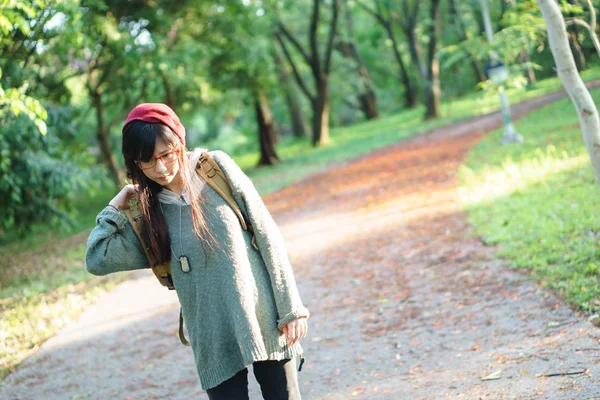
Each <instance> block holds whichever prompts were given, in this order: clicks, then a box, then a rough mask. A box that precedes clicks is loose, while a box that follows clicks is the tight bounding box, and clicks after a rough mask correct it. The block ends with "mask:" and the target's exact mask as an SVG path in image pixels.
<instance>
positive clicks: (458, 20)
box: [450, 0, 487, 82]
mask: <svg viewBox="0 0 600 400" xmlns="http://www.w3.org/2000/svg"><path fill="white" fill-rule="evenodd" d="M450 14H451V15H452V19H453V20H454V21H455V25H454V26H455V29H456V33H457V34H458V38H459V39H460V40H462V41H465V40H467V34H466V29H465V26H464V24H463V22H462V17H461V14H460V13H459V12H458V7H457V6H456V0H450ZM465 54H466V55H467V56H468V57H469V60H471V67H472V68H473V73H474V74H475V76H476V77H477V80H478V81H479V82H483V81H485V80H486V79H487V77H486V76H485V72H483V69H482V68H481V65H480V64H479V61H477V58H476V57H475V56H474V55H473V54H472V53H471V52H470V51H469V50H466V49H465Z"/></svg>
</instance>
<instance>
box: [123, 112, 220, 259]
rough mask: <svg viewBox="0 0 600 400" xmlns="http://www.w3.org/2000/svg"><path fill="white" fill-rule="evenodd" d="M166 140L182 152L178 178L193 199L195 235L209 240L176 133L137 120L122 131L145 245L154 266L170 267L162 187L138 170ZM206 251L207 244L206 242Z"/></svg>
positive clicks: (129, 175)
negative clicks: (161, 141) (134, 186)
mask: <svg viewBox="0 0 600 400" xmlns="http://www.w3.org/2000/svg"><path fill="white" fill-rule="evenodd" d="M157 138H160V139H162V140H164V141H165V142H166V143H167V144H168V145H169V146H170V147H172V148H173V149H175V150H179V158H178V160H177V162H178V163H179V174H180V176H181V179H182V182H183V185H184V187H186V188H187V191H188V193H189V195H190V203H191V208H192V219H193V222H194V232H195V233H196V235H197V236H198V237H199V238H201V239H202V238H206V239H208V238H210V237H211V235H210V233H209V231H208V229H207V227H206V220H205V218H204V215H203V214H202V207H201V203H200V198H199V193H198V191H197V190H194V188H192V187H191V182H192V179H191V177H190V176H189V173H188V167H187V165H186V164H187V163H186V156H185V153H186V148H185V146H184V145H183V143H181V141H180V140H179V138H178V137H177V136H175V134H174V133H173V131H171V129H170V128H168V127H167V126H166V125H163V124H160V123H149V122H144V121H138V120H134V121H131V122H129V123H128V124H127V125H125V127H124V128H123V142H122V148H121V151H122V153H123V158H124V160H125V168H126V170H127V178H129V179H131V181H132V182H133V183H134V184H137V185H139V186H138V200H139V202H140V206H141V209H142V214H143V220H144V229H143V235H144V239H145V240H144V241H145V242H146V243H149V244H150V249H149V250H150V253H151V254H152V256H153V258H154V262H155V265H160V264H163V263H168V262H170V260H171V240H170V239H169V229H168V227H167V221H166V219H165V216H164V215H163V213H162V209H161V207H160V206H159V204H158V197H157V195H158V193H159V192H160V191H161V190H163V187H162V186H161V185H159V184H158V183H156V182H154V181H153V180H151V179H148V178H147V177H146V175H144V173H143V172H142V170H141V169H140V168H139V167H138V166H137V164H136V160H138V161H139V160H150V159H151V158H152V157H153V156H154V147H155V145H156V139H157ZM202 244H203V247H204V241H203V243H202Z"/></svg>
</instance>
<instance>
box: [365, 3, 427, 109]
mask: <svg viewBox="0 0 600 400" xmlns="http://www.w3.org/2000/svg"><path fill="white" fill-rule="evenodd" d="M374 3H375V6H376V9H375V10H373V9H371V8H369V7H368V6H367V5H366V4H364V3H362V2H361V1H359V0H356V4H358V5H359V6H360V7H361V8H362V9H363V10H365V11H366V12H367V13H369V14H370V15H371V16H373V17H374V18H375V19H376V20H377V22H379V24H380V25H381V26H382V27H383V28H384V29H385V32H386V34H387V36H388V39H389V40H390V42H391V44H392V46H391V47H392V52H393V54H394V59H395V60H396V63H397V64H398V68H399V72H400V74H399V76H398V81H399V82H400V83H401V84H402V86H404V106H405V107H407V108H412V107H416V106H417V104H418V103H419V97H418V95H417V87H416V86H415V84H414V83H413V82H412V81H411V78H410V76H409V73H408V68H407V67H406V64H405V62H404V60H403V59H402V54H400V48H399V42H398V39H397V37H396V33H395V31H394V25H393V24H392V16H391V12H390V8H389V3H387V2H386V3H385V4H382V3H381V2H380V1H378V0H374ZM385 5H388V7H387V10H386V8H385Z"/></svg>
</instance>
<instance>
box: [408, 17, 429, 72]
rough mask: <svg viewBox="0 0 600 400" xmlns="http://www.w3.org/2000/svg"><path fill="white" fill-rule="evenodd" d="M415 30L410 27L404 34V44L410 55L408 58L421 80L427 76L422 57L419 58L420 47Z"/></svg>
mask: <svg viewBox="0 0 600 400" xmlns="http://www.w3.org/2000/svg"><path fill="white" fill-rule="evenodd" d="M415 29H416V26H415V25H411V26H410V27H408V29H407V30H406V31H405V32H404V33H405V34H406V42H407V43H408V51H409V53H410V58H411V60H412V62H413V64H414V65H416V66H417V69H418V71H419V75H420V76H421V78H423V79H426V78H425V77H426V76H427V68H426V67H425V65H424V64H423V57H422V56H421V45H420V44H419V40H418V39H417V35H416V32H415Z"/></svg>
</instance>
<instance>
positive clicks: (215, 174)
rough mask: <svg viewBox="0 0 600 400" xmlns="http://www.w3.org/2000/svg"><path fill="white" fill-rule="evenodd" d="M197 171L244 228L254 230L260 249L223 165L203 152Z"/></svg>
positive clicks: (253, 240)
mask: <svg viewBox="0 0 600 400" xmlns="http://www.w3.org/2000/svg"><path fill="white" fill-rule="evenodd" d="M196 173H197V174H198V175H200V177H201V178H202V179H203V180H204V181H205V182H206V184H207V185H208V186H210V187H211V188H213V189H214V191H215V192H217V194H218V195H219V196H221V197H222V198H223V200H225V202H226V203H227V204H229V206H230V207H231V209H232V210H233V212H235V215H237V217H238V219H239V220H240V224H241V225H242V229H244V230H245V231H250V232H252V246H253V247H254V248H255V249H256V250H258V245H257V244H256V235H254V230H253V229H252V225H251V224H250V221H248V220H247V219H246V217H245V216H244V214H243V213H242V210H241V209H240V206H238V204H237V203H236V202H235V199H234V198H233V192H232V190H231V185H230V184H229V181H228V180H227V177H226V176H225V174H224V173H223V170H221V167H219V165H218V164H217V163H216V161H215V160H213V158H212V157H211V156H210V154H208V152H206V151H205V152H202V155H201V156H200V159H199V160H198V165H197V166H196Z"/></svg>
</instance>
